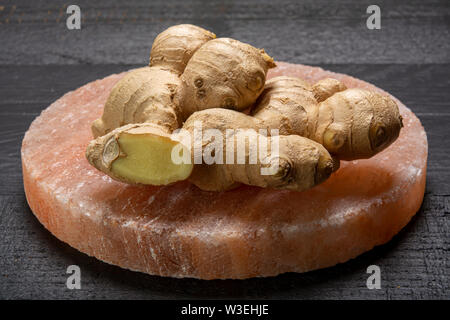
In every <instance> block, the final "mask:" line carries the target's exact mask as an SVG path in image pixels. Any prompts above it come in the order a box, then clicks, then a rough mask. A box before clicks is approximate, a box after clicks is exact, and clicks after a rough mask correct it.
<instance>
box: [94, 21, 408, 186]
mask: <svg viewBox="0 0 450 320" xmlns="http://www.w3.org/2000/svg"><path fill="white" fill-rule="evenodd" d="M214 38H215V35H214V34H212V33H210V32H209V31H206V30H204V29H201V28H199V27H195V26H190V25H180V26H174V27H172V28H169V29H167V30H166V31H164V32H163V33H161V34H160V35H159V36H158V37H157V38H156V39H155V42H154V44H153V47H152V52H151V55H150V66H148V67H144V68H140V69H136V70H133V71H131V72H129V73H128V74H127V75H126V76H125V77H123V78H122V79H121V80H120V81H119V82H118V83H117V84H116V86H115V87H114V88H113V90H112V92H111V94H110V96H109V98H108V100H107V102H106V104H105V108H104V113H103V115H102V117H101V118H100V119H98V120H96V121H95V122H94V123H93V126H92V131H93V134H94V137H95V138H96V139H95V140H93V141H91V143H90V144H89V146H88V148H87V151H86V156H87V158H88V160H89V162H90V163H91V164H92V165H93V166H94V167H96V168H97V169H99V170H101V171H103V172H105V173H106V174H108V175H109V176H110V177H112V178H113V179H116V180H119V181H123V182H126V183H133V184H134V183H139V184H151V185H166V184H169V183H172V182H176V181H181V180H186V179H189V181H191V182H192V183H194V184H195V185H197V186H198V187H199V188H201V189H203V190H210V191H221V190H228V189H230V188H233V187H236V186H238V185H239V184H241V183H243V184H248V185H253V186H259V187H269V188H279V189H289V190H296V191H303V190H306V189H309V188H311V187H313V186H315V185H317V184H319V183H321V182H323V181H325V180H326V179H327V178H328V177H329V176H330V175H331V173H332V172H333V171H335V170H337V169H338V167H339V160H353V159H360V158H369V157H371V156H373V155H375V154H376V153H378V152H380V151H382V150H383V149H385V148H386V147H387V146H389V145H390V144H391V143H392V142H393V141H394V140H395V139H396V138H397V137H398V135H399V132H400V129H401V127H402V121H401V116H400V114H399V110H398V107H397V105H396V103H395V102H394V101H393V100H392V99H391V98H389V97H385V96H382V95H380V94H378V93H374V92H370V91H367V90H361V89H347V88H346V86H345V85H344V84H342V83H341V82H339V81H338V80H335V79H323V80H321V81H318V82H317V83H315V84H314V85H310V84H308V83H307V82H305V81H303V80H301V79H298V78H293V77H276V78H273V79H271V80H269V81H267V82H266V75H267V72H268V69H269V68H272V67H274V66H275V63H274V62H273V59H272V58H270V57H269V56H268V55H267V54H266V53H265V52H264V50H262V49H256V48H254V47H252V46H250V45H248V44H244V43H242V42H239V41H237V40H233V39H228V38H219V39H214ZM249 107H252V108H251V110H250V115H247V114H245V113H242V112H239V111H244V110H246V109H248V108H249ZM197 121H200V122H201V123H202V129H215V130H216V131H217V132H219V133H221V134H222V136H224V137H226V139H225V141H222V143H219V141H216V140H215V139H209V140H208V139H207V140H206V141H202V143H203V144H202V150H203V151H202V152H203V153H202V154H201V155H200V157H201V158H202V157H203V156H204V155H205V152H206V154H207V153H209V155H210V156H212V158H215V159H220V160H219V162H211V163H208V164H207V163H204V162H202V163H201V164H192V163H195V162H194V158H195V157H196V156H198V155H196V154H195V148H194V144H195V141H192V142H189V143H185V141H182V140H181V139H180V138H179V137H177V136H174V135H173V134H172V133H173V131H174V130H175V129H177V128H180V127H182V129H185V130H187V132H189V133H190V134H192V133H193V132H194V128H195V123H196V122H197ZM228 129H234V130H235V131H234V132H233V133H231V134H230V133H229V132H228V131H227V130H228ZM243 129H244V130H245V129H254V130H256V131H258V130H266V132H267V133H268V134H270V130H271V129H278V130H279V134H280V136H279V137H277V138H279V149H278V151H279V153H277V154H275V153H274V150H268V151H269V152H268V154H267V155H266V157H265V158H263V159H260V158H259V157H257V158H256V159H253V160H252V159H251V156H250V155H251V154H252V151H254V150H255V149H257V150H259V147H260V142H261V141H264V139H266V140H267V141H268V144H269V145H270V142H272V141H276V140H274V139H276V137H271V136H268V137H264V136H262V135H261V134H260V133H256V134H255V136H254V137H253V138H256V140H248V139H249V138H248V135H247V133H246V132H243V131H239V130H243ZM236 130H237V131H236ZM242 143H244V151H245V152H244V158H245V159H244V162H243V163H242V162H236V161H234V162H230V161H226V160H228V158H226V159H225V157H228V154H227V151H228V148H229V147H233V149H235V148H236V146H237V145H239V144H241V145H242ZM173 150H182V152H181V153H182V154H183V155H187V157H189V159H190V160H191V162H190V163H183V162H181V163H175V162H174V160H173V158H172V152H173ZM205 150H206V151H205ZM253 154H254V153H253ZM210 158H211V157H210ZM222 163H223V164H222ZM276 164H278V166H277V165H276ZM268 168H275V169H274V171H272V174H268V175H267V174H263V173H262V171H264V170H266V169H268ZM263 169H264V170H263Z"/></svg>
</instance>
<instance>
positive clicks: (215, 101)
mask: <svg viewBox="0 0 450 320" xmlns="http://www.w3.org/2000/svg"><path fill="white" fill-rule="evenodd" d="M214 38H215V35H214V34H213V33H211V32H209V31H207V30H204V29H202V28H200V27H197V26H193V25H178V26H173V27H171V28H169V29H167V30H165V31H164V32H162V33H161V34H159V35H158V36H157V37H156V39H155V42H154V43H153V46H152V52H151V54H150V66H149V67H144V68H140V69H136V70H132V71H131V72H129V73H128V74H127V75H126V76H125V77H123V78H122V79H121V80H120V81H119V82H118V83H117V84H116V85H115V86H114V88H113V90H112V92H111V94H110V95H109V97H108V100H107V101H106V104H105V107H104V111H103V115H102V117H101V118H100V119H97V120H96V121H94V123H93V125H92V133H93V135H94V137H95V138H96V137H99V136H102V135H104V134H106V133H108V132H110V131H112V130H114V129H116V128H118V127H120V126H123V125H126V124H130V123H154V124H157V125H160V126H164V127H166V128H167V129H169V130H170V131H173V130H174V129H176V128H179V126H180V125H181V124H182V122H183V121H184V120H186V118H187V117H189V116H190V115H191V114H192V113H193V112H195V111H197V110H203V109H208V108H214V107H225V108H229V109H234V110H242V109H246V108H249V107H250V106H251V105H252V104H253V103H254V102H255V101H256V99H257V98H258V96H259V94H260V93H261V92H262V90H263V89H264V83H265V80H266V74H267V71H268V69H269V68H272V67H274V66H275V64H274V62H273V59H272V58H270V57H269V56H268V55H267V54H266V53H265V52H264V50H262V49H256V48H254V47H252V46H250V45H248V44H245V43H242V42H239V41H237V40H232V39H227V38H219V39H214Z"/></svg>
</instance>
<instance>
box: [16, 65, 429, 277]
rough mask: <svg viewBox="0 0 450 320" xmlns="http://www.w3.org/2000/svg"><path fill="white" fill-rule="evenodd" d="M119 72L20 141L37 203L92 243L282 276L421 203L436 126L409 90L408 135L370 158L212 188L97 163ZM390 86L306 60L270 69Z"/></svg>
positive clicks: (161, 266)
mask: <svg viewBox="0 0 450 320" xmlns="http://www.w3.org/2000/svg"><path fill="white" fill-rule="evenodd" d="M123 75H124V74H123V73H122V74H118V75H111V76H109V77H106V78H104V79H102V80H97V81H94V82H92V83H89V84H87V85H85V86H83V87H81V88H79V89H77V90H75V91H73V92H69V93H67V94H65V95H64V96H63V97H62V98H60V99H59V100H57V101H56V102H54V103H53V104H52V105H51V106H50V107H48V108H47V109H46V110H44V111H43V112H42V114H41V115H40V116H39V117H38V118H36V120H34V121H33V123H32V124H31V126H30V129H29V130H28V132H27V133H26V134H25V138H24V140H23V145H22V165H23V178H24V185H25V191H26V196H27V200H28V203H29V205H30V207H31V209H32V210H33V212H34V214H35V215H36V217H37V218H38V219H39V221H40V222H41V223H42V224H43V225H44V226H45V227H46V228H47V229H48V230H49V231H50V232H51V233H53V234H54V235H55V236H56V237H57V238H59V239H60V240H62V241H64V242H66V243H68V244H69V245H71V246H72V247H74V248H76V249H78V250H80V251H81V252H84V253H86V254H88V255H91V256H95V257H96V258H98V259H100V260H103V261H105V262H108V263H111V264H115V265H118V266H120V267H123V268H126V269H131V270H136V271H142V272H146V273H149V274H154V275H161V276H170V277H193V278H200V279H217V278H241V279H242V278H249V277H260V276H274V275H277V274H280V273H283V272H305V271H309V270H314V269H319V268H325V267H329V266H333V265H335V264H337V263H341V262H345V261H347V260H349V259H351V258H354V257H356V256H358V255H359V254H361V253H363V252H365V251H367V250H370V249H371V248H373V247H374V246H376V245H380V244H382V243H385V242H387V241H389V240H390V239H391V238H392V237H393V236H394V235H395V234H396V233H398V232H399V231H400V229H402V228H403V227H404V226H405V225H406V224H407V223H408V221H409V220H410V219H411V217H412V216H413V215H414V214H415V213H416V212H417V210H418V209H419V207H420V205H421V203H422V199H423V195H424V189H425V176H426V167H427V148H428V147H427V137H426V134H425V131H424V129H423V127H422V125H421V123H420V121H419V120H418V119H417V118H416V117H415V116H414V114H413V113H412V112H411V110H409V109H408V108H406V107H405V106H404V105H403V104H402V103H401V102H400V101H397V102H398V104H399V106H400V112H401V115H402V117H403V119H404V120H403V121H404V125H405V127H404V128H403V129H402V131H401V134H400V137H399V139H398V140H397V141H396V142H395V143H394V144H392V145H391V146H390V147H389V148H387V149H386V150H385V151H383V152H381V153H380V154H378V155H376V156H375V157H373V158H371V159H368V160H358V161H352V162H343V163H342V164H341V168H340V169H339V170H338V171H337V172H336V173H334V174H333V175H332V177H331V178H330V179H329V180H327V181H326V182H325V183H324V184H322V185H319V186H317V187H315V188H313V189H311V190H309V191H306V192H301V193H298V192H292V191H285V190H281V191H277V190H269V189H261V188H256V187H249V186H242V187H239V188H238V189H235V190H232V191H228V192H220V193H215V192H205V191H201V190H199V189H198V188H196V187H195V186H194V185H192V184H190V183H188V182H181V183H176V184H173V185H170V186H164V187H151V186H130V185H127V184H124V183H120V182H117V181H114V180H112V179H110V178H109V177H108V176H106V175H104V174H103V173H101V172H99V171H97V170H96V169H94V168H93V167H91V166H90V165H89V164H88V162H87V160H86V159H85V155H84V153H85V149H86V145H87V144H88V142H89V140H91V138H92V136H91V132H90V125H91V123H92V121H93V120H94V119H96V118H98V117H99V116H100V115H101V113H102V109H103V104H104V103H105V101H106V98H107V97H108V94H109V92H110V90H111V88H112V87H113V86H114V84H115V83H116V82H117V81H118V80H119V79H120V78H121V77H122V76H123ZM277 75H289V76H297V77H301V78H304V79H306V80H308V81H311V82H315V81H317V80H319V79H322V78H325V77H333V78H337V79H339V80H341V81H343V82H344V83H345V84H346V85H347V86H348V87H359V88H365V89H370V90H376V91H379V92H382V93H383V94H387V93H386V92H383V91H382V90H380V89H378V88H376V87H374V86H373V85H371V84H369V83H366V82H364V81H361V80H358V79H355V78H352V77H349V76H346V75H343V74H336V73H332V72H328V71H324V70H322V69H320V68H314V67H309V66H303V65H292V64H286V63H279V66H278V68H276V69H274V70H272V71H271V72H270V75H269V76H270V77H273V76H277Z"/></svg>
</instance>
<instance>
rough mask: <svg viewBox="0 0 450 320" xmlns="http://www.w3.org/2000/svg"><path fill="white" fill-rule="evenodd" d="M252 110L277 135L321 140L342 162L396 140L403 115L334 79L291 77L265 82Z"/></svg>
mask: <svg viewBox="0 0 450 320" xmlns="http://www.w3.org/2000/svg"><path fill="white" fill-rule="evenodd" d="M251 114H252V115H253V116H254V117H255V118H257V119H259V120H261V121H263V122H264V124H265V125H266V127H267V128H278V129H280V134H285V135H288V134H297V135H300V136H303V137H306V138H309V139H312V140H314V141H316V142H318V143H320V144H322V145H323V146H324V147H325V148H326V149H327V150H328V151H329V152H330V153H331V154H333V155H334V156H336V157H337V158H339V159H341V160H354V159H362V158H370V157H372V156H373V155H375V154H377V153H378V152H380V151H382V150H384V149H385V148H387V147H388V146H389V145H390V144H391V143H392V142H394V141H395V139H397V137H398V135H399V133H400V129H401V128H402V126H403V125H402V118H401V116H400V113H399V110H398V106H397V104H396V103H395V101H394V100H392V99H391V98H389V97H386V96H383V95H381V94H379V93H375V92H371V91H368V90H363V89H347V88H346V87H345V85H344V84H342V83H341V82H339V81H338V80H335V79H324V80H321V81H319V82H317V83H316V84H314V85H313V86H310V85H309V84H308V83H306V82H305V81H303V80H301V79H298V78H293V77H275V78H272V79H270V80H269V81H267V83H266V86H265V89H264V91H263V93H262V94H261V96H260V97H259V98H258V101H257V103H256V107H255V108H254V109H253V110H252V112H251Z"/></svg>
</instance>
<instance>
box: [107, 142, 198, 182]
mask: <svg viewBox="0 0 450 320" xmlns="http://www.w3.org/2000/svg"><path fill="white" fill-rule="evenodd" d="M118 143H119V147H120V150H121V153H124V154H125V155H126V156H125V155H124V156H122V157H119V158H117V159H116V160H115V161H114V162H112V165H111V171H112V172H113V173H114V174H115V175H116V176H118V177H122V178H125V179H126V180H129V181H134V182H136V183H142V184H151V185H166V184H169V183H172V182H175V181H180V180H186V179H187V178H188V177H189V176H190V174H191V172H192V167H193V166H192V164H183V163H181V164H175V163H173V162H172V160H171V156H172V148H174V147H176V146H177V145H178V144H179V143H178V142H177V141H173V140H171V139H170V138H167V137H161V136H157V135H154V134H128V133H123V134H120V135H119V139H118Z"/></svg>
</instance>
